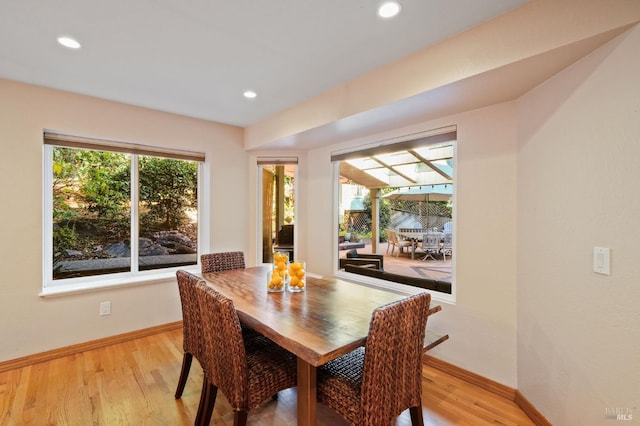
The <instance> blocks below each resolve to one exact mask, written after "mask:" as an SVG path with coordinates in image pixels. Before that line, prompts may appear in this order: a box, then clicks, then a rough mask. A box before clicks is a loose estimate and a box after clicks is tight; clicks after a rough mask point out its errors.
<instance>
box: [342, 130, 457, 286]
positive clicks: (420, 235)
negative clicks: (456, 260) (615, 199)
mask: <svg viewBox="0 0 640 426" xmlns="http://www.w3.org/2000/svg"><path fill="white" fill-rule="evenodd" d="M455 143H456V131H455V129H448V130H447V131H443V132H441V133H437V134H435V135H428V136H423V137H420V138H415V139H410V140H406V141H401V142H397V143H392V144H385V145H376V146H374V147H371V148H365V149H361V150H357V151H351V152H347V153H339V154H334V155H333V156H332V160H333V162H334V163H336V166H337V167H336V168H337V169H338V170H339V182H338V185H337V187H338V189H339V197H338V211H337V212H336V214H337V223H338V229H337V232H338V236H337V239H338V258H339V259H338V265H339V269H340V270H341V271H340V273H342V272H344V273H349V274H359V275H363V276H366V277H368V278H367V279H369V278H375V279H379V280H384V281H392V282H394V283H399V284H403V285H410V286H415V287H422V288H426V289H429V290H433V291H437V292H442V293H448V294H451V293H453V291H452V290H453V288H452V281H453V270H454V269H453V267H452V260H453V256H454V254H455V247H454V227H453V223H454V208H453V207H454V205H453V193H454V188H455V182H454V170H455V162H454V160H455ZM371 255H373V257H372V256H371ZM375 256H378V258H376V257H375ZM383 265H384V266H383Z"/></svg>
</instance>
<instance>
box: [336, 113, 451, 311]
mask: <svg viewBox="0 0 640 426" xmlns="http://www.w3.org/2000/svg"><path fill="white" fill-rule="evenodd" d="M457 131H458V129H457V126H455V125H451V126H444V127H440V128H436V129H430V130H425V131H419V132H416V133H411V134H406V135H400V136H393V137H390V138H386V139H381V140H380V139H375V137H374V139H373V140H370V141H368V142H366V143H362V144H359V145H356V146H349V147H348V148H345V149H339V150H336V151H332V152H331V157H332V161H331V167H332V172H333V179H332V182H333V221H332V223H333V225H332V229H334V230H335V229H338V226H339V225H340V224H339V221H338V215H337V214H336V212H338V206H339V204H340V200H339V193H340V191H339V177H340V169H339V167H338V162H337V161H333V158H334V157H336V156H343V155H345V154H349V153H352V152H360V151H364V150H368V149H375V148H379V147H381V146H387V145H395V144H398V143H402V142H405V141H410V140H415V139H419V138H427V137H430V136H437V135H442V134H445V133H450V132H457ZM458 141H459V140H458V138H457V137H456V143H455V144H454V148H453V155H454V158H455V160H456V167H455V168H454V170H453V181H454V182H457V181H458V166H457V164H458V161H457V160H458ZM457 204H458V203H457V191H454V194H453V211H454V212H453V221H452V226H453V235H454V242H453V243H454V247H455V245H456V241H455V239H457V235H458V234H457V229H456V228H457V226H456V224H457V216H458V215H457V212H456V210H457V207H456V206H457ZM332 235H334V237H333V239H334V242H333V262H334V263H333V271H334V275H335V276H336V277H338V278H341V279H344V280H347V281H352V282H355V283H358V284H361V285H366V286H370V287H379V288H384V289H389V290H393V291H398V292H401V293H405V294H415V293H420V292H424V291H426V292H428V293H430V294H431V297H432V299H433V300H434V301H438V302H443V303H447V304H450V305H455V304H456V300H457V288H458V286H457V283H456V275H457V274H456V270H457V267H456V257H454V258H453V260H452V264H451V271H452V274H451V275H452V278H451V294H448V293H442V292H440V291H432V290H428V289H423V288H420V287H414V286H410V285H406V284H401V283H397V282H394V281H388V280H381V279H377V278H373V277H367V276H364V275H358V274H352V273H349V272H345V271H342V270H340V269H339V260H338V259H339V256H340V254H339V250H338V245H339V244H338V233H337V232H333V231H332Z"/></svg>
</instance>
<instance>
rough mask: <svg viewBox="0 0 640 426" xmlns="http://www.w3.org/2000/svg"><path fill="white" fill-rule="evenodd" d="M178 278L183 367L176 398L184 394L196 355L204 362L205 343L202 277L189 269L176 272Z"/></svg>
mask: <svg viewBox="0 0 640 426" xmlns="http://www.w3.org/2000/svg"><path fill="white" fill-rule="evenodd" d="M176 277H177V279H178V290H179V292H180V303H181V304H182V332H183V338H182V348H183V350H184V354H183V356H182V368H181V370H180V378H179V379H178V387H177V389H176V395H175V397H176V399H178V398H180V397H181V396H182V392H183V391H184V386H185V384H186V383H187V378H188V376H189V370H190V369H191V362H192V360H193V357H195V358H196V359H197V360H198V362H199V363H200V364H202V362H203V354H204V343H203V340H202V327H201V326H200V323H201V321H200V307H199V305H198V300H197V293H196V283H197V282H198V281H200V280H201V279H202V278H200V277H198V276H196V275H193V274H191V273H189V272H187V271H183V270H179V271H177V272H176Z"/></svg>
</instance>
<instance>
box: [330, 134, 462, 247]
mask: <svg viewBox="0 0 640 426" xmlns="http://www.w3.org/2000/svg"><path fill="white" fill-rule="evenodd" d="M452 133H453V135H451V134H450V133H448V134H446V135H448V136H449V137H445V138H444V139H446V140H445V141H442V142H440V143H437V144H433V142H431V144H427V142H426V141H425V142H424V143H425V145H424V146H420V143H419V142H420V141H421V140H416V141H411V143H409V144H405V145H407V146H400V147H399V146H396V149H395V150H393V151H388V152H385V151H383V150H382V149H380V148H372V149H369V150H363V151H359V152H358V153H356V154H355V155H344V156H334V157H333V160H340V178H341V183H355V184H357V185H361V186H363V187H365V188H367V189H368V190H369V191H370V194H371V216H372V218H371V222H372V229H371V244H372V247H371V249H372V252H373V253H376V252H377V248H378V247H377V246H378V241H379V232H380V230H379V206H380V197H381V192H382V191H381V190H382V189H384V188H394V189H397V188H412V187H421V186H430V185H434V186H435V185H443V184H448V185H453V154H454V144H453V141H455V132H452ZM451 136H453V137H451ZM424 139H431V138H424ZM342 157H344V158H342Z"/></svg>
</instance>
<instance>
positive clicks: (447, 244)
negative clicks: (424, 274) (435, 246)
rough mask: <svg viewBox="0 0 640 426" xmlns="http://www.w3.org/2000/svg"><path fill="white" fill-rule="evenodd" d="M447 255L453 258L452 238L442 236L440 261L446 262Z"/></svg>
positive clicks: (449, 235) (450, 236) (446, 235)
mask: <svg viewBox="0 0 640 426" xmlns="http://www.w3.org/2000/svg"><path fill="white" fill-rule="evenodd" d="M447 255H448V256H449V257H452V256H453V236H452V235H451V234H450V233H449V234H446V233H445V234H444V244H443V246H442V260H443V261H446V260H447Z"/></svg>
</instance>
